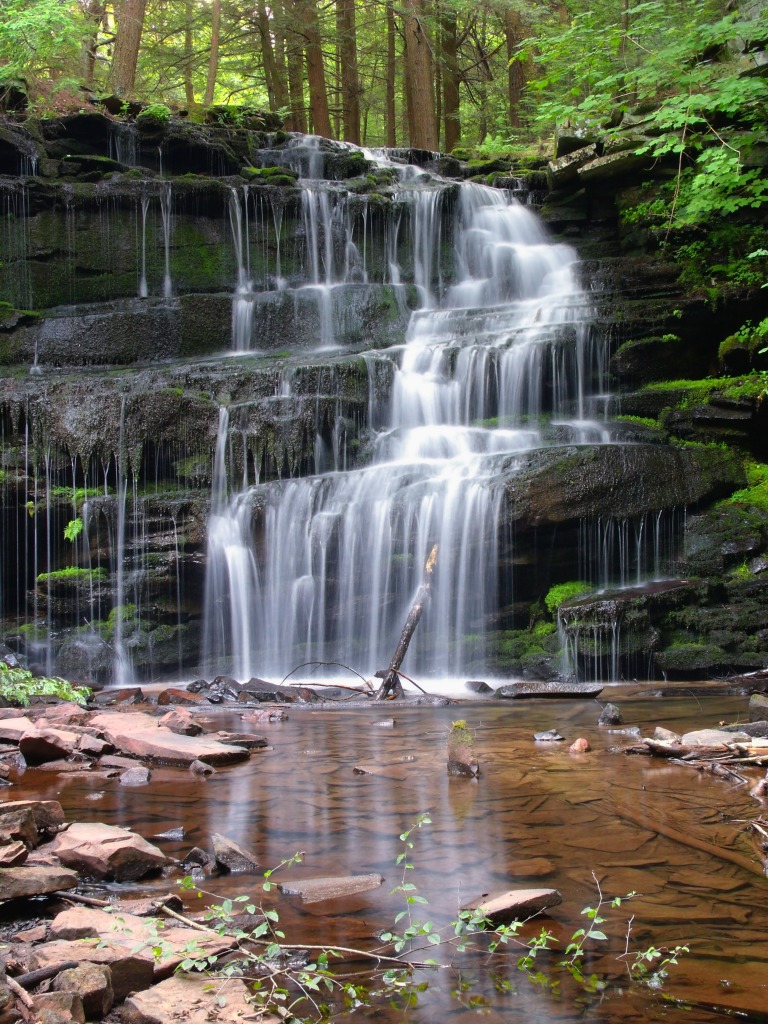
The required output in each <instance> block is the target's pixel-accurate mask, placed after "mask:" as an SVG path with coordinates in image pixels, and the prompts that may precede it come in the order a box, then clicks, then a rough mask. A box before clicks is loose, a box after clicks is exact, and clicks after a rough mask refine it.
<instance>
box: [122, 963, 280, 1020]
mask: <svg viewBox="0 0 768 1024" xmlns="http://www.w3.org/2000/svg"><path fill="white" fill-rule="evenodd" d="M248 995H249V989H248V987H247V985H246V984H245V982H244V981H241V980H240V979H239V978H229V979H228V980H226V981H217V982H216V984H215V985H211V981H210V979H209V978H206V977H200V976H194V975H189V974H177V975H175V977H173V978H168V980H167V981H162V982H160V984H159V985H155V986H154V988H151V989H149V990H148V991H145V992H137V993H135V994H134V995H132V996H130V997H129V998H128V999H126V1001H125V1005H124V1006H123V1008H122V1010H121V1011H120V1019H121V1020H122V1022H123V1024H175V1022H176V1021H178V1022H179V1024H181V1022H183V1024H210V1022H211V1021H213V1020H215V1021H218V1024H239V1022H243V1024H244V1022H246V1021H254V1020H257V1019H258V1021H259V1022H260V1024H278V1021H279V1018H278V1017H276V1016H275V1015H274V1014H271V1013H264V1014H261V1013H256V1012H255V1011H256V1009H257V1008H256V1007H255V1006H254V1005H253V1003H252V1002H249V1001H248Z"/></svg>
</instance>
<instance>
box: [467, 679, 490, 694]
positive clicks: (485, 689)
mask: <svg viewBox="0 0 768 1024" xmlns="http://www.w3.org/2000/svg"><path fill="white" fill-rule="evenodd" d="M464 686H465V687H466V689H468V690H469V691H470V692H471V693H493V687H492V686H489V685H488V683H484V682H483V681H482V679H468V680H467V681H466V683H464Z"/></svg>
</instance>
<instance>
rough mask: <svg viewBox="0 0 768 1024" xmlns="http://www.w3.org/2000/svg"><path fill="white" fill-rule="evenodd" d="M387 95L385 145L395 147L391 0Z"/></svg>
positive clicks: (395, 119) (388, 3) (390, 4)
mask: <svg viewBox="0 0 768 1024" xmlns="http://www.w3.org/2000/svg"><path fill="white" fill-rule="evenodd" d="M385 89H386V94H387V107H386V122H387V145H388V146H396V145H397V124H396V122H397V114H396V112H395V11H394V8H393V7H392V0H387V70H386V76H385Z"/></svg>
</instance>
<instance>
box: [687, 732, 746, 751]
mask: <svg viewBox="0 0 768 1024" xmlns="http://www.w3.org/2000/svg"><path fill="white" fill-rule="evenodd" d="M749 740H750V736H749V734H748V733H746V732H725V731H724V730H723V729H697V730H695V731H694V732H687V733H685V734H684V735H683V736H682V737H681V739H680V742H681V743H682V744H683V746H684V747H717V746H720V745H723V744H726V743H748V742H749Z"/></svg>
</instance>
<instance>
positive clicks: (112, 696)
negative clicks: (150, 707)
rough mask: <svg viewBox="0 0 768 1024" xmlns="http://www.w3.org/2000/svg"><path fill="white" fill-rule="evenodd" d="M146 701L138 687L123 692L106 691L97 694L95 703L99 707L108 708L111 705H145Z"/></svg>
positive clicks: (125, 688)
mask: <svg viewBox="0 0 768 1024" xmlns="http://www.w3.org/2000/svg"><path fill="white" fill-rule="evenodd" d="M145 699H146V698H145V697H144V693H143V691H142V690H141V689H140V688H139V687H138V686H129V687H124V688H123V689H121V690H104V691H103V692H102V693H97V694H96V698H95V702H96V703H97V704H98V705H99V707H107V706H109V705H110V704H143V703H144V702H145Z"/></svg>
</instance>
